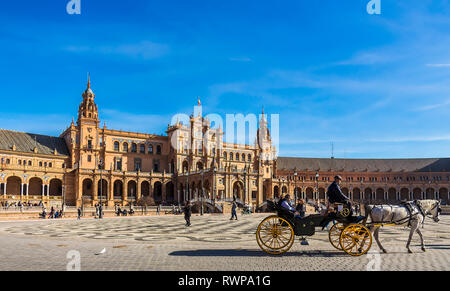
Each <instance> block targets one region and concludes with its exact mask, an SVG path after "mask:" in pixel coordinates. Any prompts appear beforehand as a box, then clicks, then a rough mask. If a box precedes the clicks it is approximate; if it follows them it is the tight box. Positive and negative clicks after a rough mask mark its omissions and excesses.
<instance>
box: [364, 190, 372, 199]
mask: <svg viewBox="0 0 450 291" xmlns="http://www.w3.org/2000/svg"><path fill="white" fill-rule="evenodd" d="M364 200H365V201H370V200H372V189H371V188H366V189H364Z"/></svg>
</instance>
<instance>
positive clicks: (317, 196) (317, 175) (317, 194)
mask: <svg viewBox="0 0 450 291" xmlns="http://www.w3.org/2000/svg"><path fill="white" fill-rule="evenodd" d="M316 200H317V201H318V200H319V172H317V173H316Z"/></svg>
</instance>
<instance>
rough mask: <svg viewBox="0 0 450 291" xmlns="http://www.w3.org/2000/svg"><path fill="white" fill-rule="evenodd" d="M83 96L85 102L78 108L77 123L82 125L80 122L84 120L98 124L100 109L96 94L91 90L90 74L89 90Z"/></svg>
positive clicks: (89, 79)
mask: <svg viewBox="0 0 450 291" xmlns="http://www.w3.org/2000/svg"><path fill="white" fill-rule="evenodd" d="M81 96H82V97H83V102H81V104H80V106H79V108H78V120H77V123H80V121H82V120H84V121H88V122H95V123H97V124H98V123H99V120H98V109H97V105H96V104H95V102H94V98H95V94H94V92H93V91H92V89H91V78H90V75H89V74H88V81H87V88H86V90H84V92H83V94H82V95H81Z"/></svg>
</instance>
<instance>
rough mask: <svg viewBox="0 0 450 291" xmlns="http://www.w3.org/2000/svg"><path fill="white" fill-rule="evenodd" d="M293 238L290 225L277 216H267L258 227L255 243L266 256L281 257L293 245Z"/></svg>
mask: <svg viewBox="0 0 450 291" xmlns="http://www.w3.org/2000/svg"><path fill="white" fill-rule="evenodd" d="M294 240H295V236H294V230H293V229H292V226H291V224H290V223H289V222H288V221H287V220H285V219H283V218H281V217H278V216H269V217H267V218H265V219H264V220H263V221H261V223H260V224H259V225H258V229H257V230H256V241H257V242H258V245H259V247H260V248H261V249H262V250H263V251H265V252H266V253H268V254H271V255H281V254H284V253H285V252H287V251H288V250H289V249H290V248H291V246H292V244H293V243H294Z"/></svg>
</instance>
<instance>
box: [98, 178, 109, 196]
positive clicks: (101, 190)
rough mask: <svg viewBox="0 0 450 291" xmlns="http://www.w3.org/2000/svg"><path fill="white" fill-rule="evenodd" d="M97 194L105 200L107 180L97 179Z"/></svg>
mask: <svg viewBox="0 0 450 291" xmlns="http://www.w3.org/2000/svg"><path fill="white" fill-rule="evenodd" d="M97 195H98V197H99V199H100V196H102V200H103V201H106V200H107V196H108V182H107V181H106V180H105V179H102V180H99V181H98V182H97Z"/></svg>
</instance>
